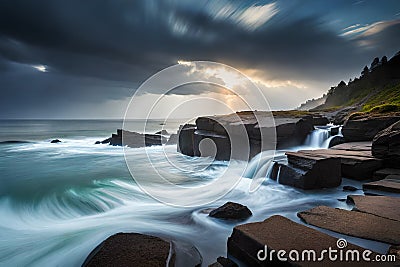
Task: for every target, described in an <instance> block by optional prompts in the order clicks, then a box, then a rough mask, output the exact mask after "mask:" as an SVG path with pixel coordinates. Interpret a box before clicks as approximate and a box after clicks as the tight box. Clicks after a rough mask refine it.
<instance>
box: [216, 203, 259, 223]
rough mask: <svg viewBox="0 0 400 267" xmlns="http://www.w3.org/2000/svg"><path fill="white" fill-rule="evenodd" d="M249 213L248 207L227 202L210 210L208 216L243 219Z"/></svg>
mask: <svg viewBox="0 0 400 267" xmlns="http://www.w3.org/2000/svg"><path fill="white" fill-rule="evenodd" d="M251 215H252V213H251V211H250V210H249V208H247V207H246V206H244V205H242V204H239V203H234V202H227V203H225V204H224V205H222V206H221V207H219V208H216V209H214V210H212V211H211V212H210V214H209V216H210V217H214V218H218V219H224V220H245V219H247V218H249V217H250V216H251Z"/></svg>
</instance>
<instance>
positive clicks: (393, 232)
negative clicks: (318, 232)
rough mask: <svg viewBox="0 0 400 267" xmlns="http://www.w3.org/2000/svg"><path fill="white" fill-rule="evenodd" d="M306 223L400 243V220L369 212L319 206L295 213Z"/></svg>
mask: <svg viewBox="0 0 400 267" xmlns="http://www.w3.org/2000/svg"><path fill="white" fill-rule="evenodd" d="M297 215H298V216H299V217H300V218H301V219H302V220H304V221H305V222H306V223H308V224H311V225H314V226H317V227H321V228H324V229H327V230H331V231H334V232H338V233H341V234H345V235H350V236H355V237H360V238H365V239H371V240H376V241H380V242H384V243H389V244H400V231H399V230H398V229H400V221H394V220H391V219H387V218H383V217H380V216H376V215H373V214H369V213H364V212H358V211H349V210H343V209H336V208H330V207H326V206H319V207H316V208H313V209H310V210H307V211H303V212H299V213H298V214H297Z"/></svg>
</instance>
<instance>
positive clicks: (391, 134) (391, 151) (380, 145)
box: [372, 121, 400, 166]
mask: <svg viewBox="0 0 400 267" xmlns="http://www.w3.org/2000/svg"><path fill="white" fill-rule="evenodd" d="M372 155H373V156H374V157H377V158H381V159H385V163H386V165H389V166H399V164H400V121H398V122H396V123H394V124H392V125H390V126H389V127H388V128H386V129H384V130H382V131H380V132H379V133H377V134H376V135H375V137H374V139H373V141H372Z"/></svg>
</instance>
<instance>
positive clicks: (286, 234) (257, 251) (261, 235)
mask: <svg viewBox="0 0 400 267" xmlns="http://www.w3.org/2000/svg"><path fill="white" fill-rule="evenodd" d="M337 241H338V240H337V238H334V237H332V236H329V235H327V234H325V233H322V232H320V231H317V230H315V229H312V228H310V227H307V226H304V225H302V224H299V223H296V222H293V221H291V220H289V219H287V218H285V217H283V216H279V215H275V216H272V217H270V218H268V219H266V220H265V221H262V222H254V223H247V224H242V225H238V226H236V227H235V228H234V229H233V232H232V234H231V236H230V237H229V239H228V253H229V254H230V255H232V256H234V257H235V258H237V259H239V260H241V261H242V262H244V263H245V264H246V266H293V265H295V266H325V265H327V266H343V262H339V261H337V262H332V261H330V260H329V257H324V258H323V260H322V261H316V260H313V255H312V254H306V255H305V260H304V261H292V260H291V259H290V258H289V257H288V254H289V253H290V251H292V250H296V251H298V252H299V254H300V257H301V254H302V252H303V251H310V250H313V251H315V253H316V257H317V258H318V255H321V252H322V251H323V250H326V249H328V248H329V247H331V248H333V249H336V248H337ZM279 250H284V251H285V254H284V255H283V257H286V258H287V261H284V262H282V261H279V259H278V256H277V252H278V251H279ZM347 250H357V251H359V252H360V255H361V253H362V252H363V251H364V250H365V249H364V248H361V247H359V246H356V245H353V244H351V243H348V244H347V246H346V247H345V248H343V254H345V253H346V251H347ZM265 252H266V253H265ZM265 254H267V255H265ZM307 255H309V257H307ZM373 255H376V253H373V254H372V255H371V257H373ZM258 256H260V257H261V259H259V258H258ZM280 256H281V257H282V255H280ZM263 257H265V259H264V258H263ZM360 258H361V257H360ZM365 264H366V262H364V261H362V260H361V261H360V262H352V266H353V265H354V266H365Z"/></svg>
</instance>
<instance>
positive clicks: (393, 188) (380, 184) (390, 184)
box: [363, 175, 400, 193]
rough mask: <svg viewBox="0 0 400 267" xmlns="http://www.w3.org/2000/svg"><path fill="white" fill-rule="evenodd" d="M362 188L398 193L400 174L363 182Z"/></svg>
mask: <svg viewBox="0 0 400 267" xmlns="http://www.w3.org/2000/svg"><path fill="white" fill-rule="evenodd" d="M363 190H377V191H384V192H391V193H400V175H388V176H386V178H385V179H383V180H379V181H375V182H370V183H365V184H363Z"/></svg>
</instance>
